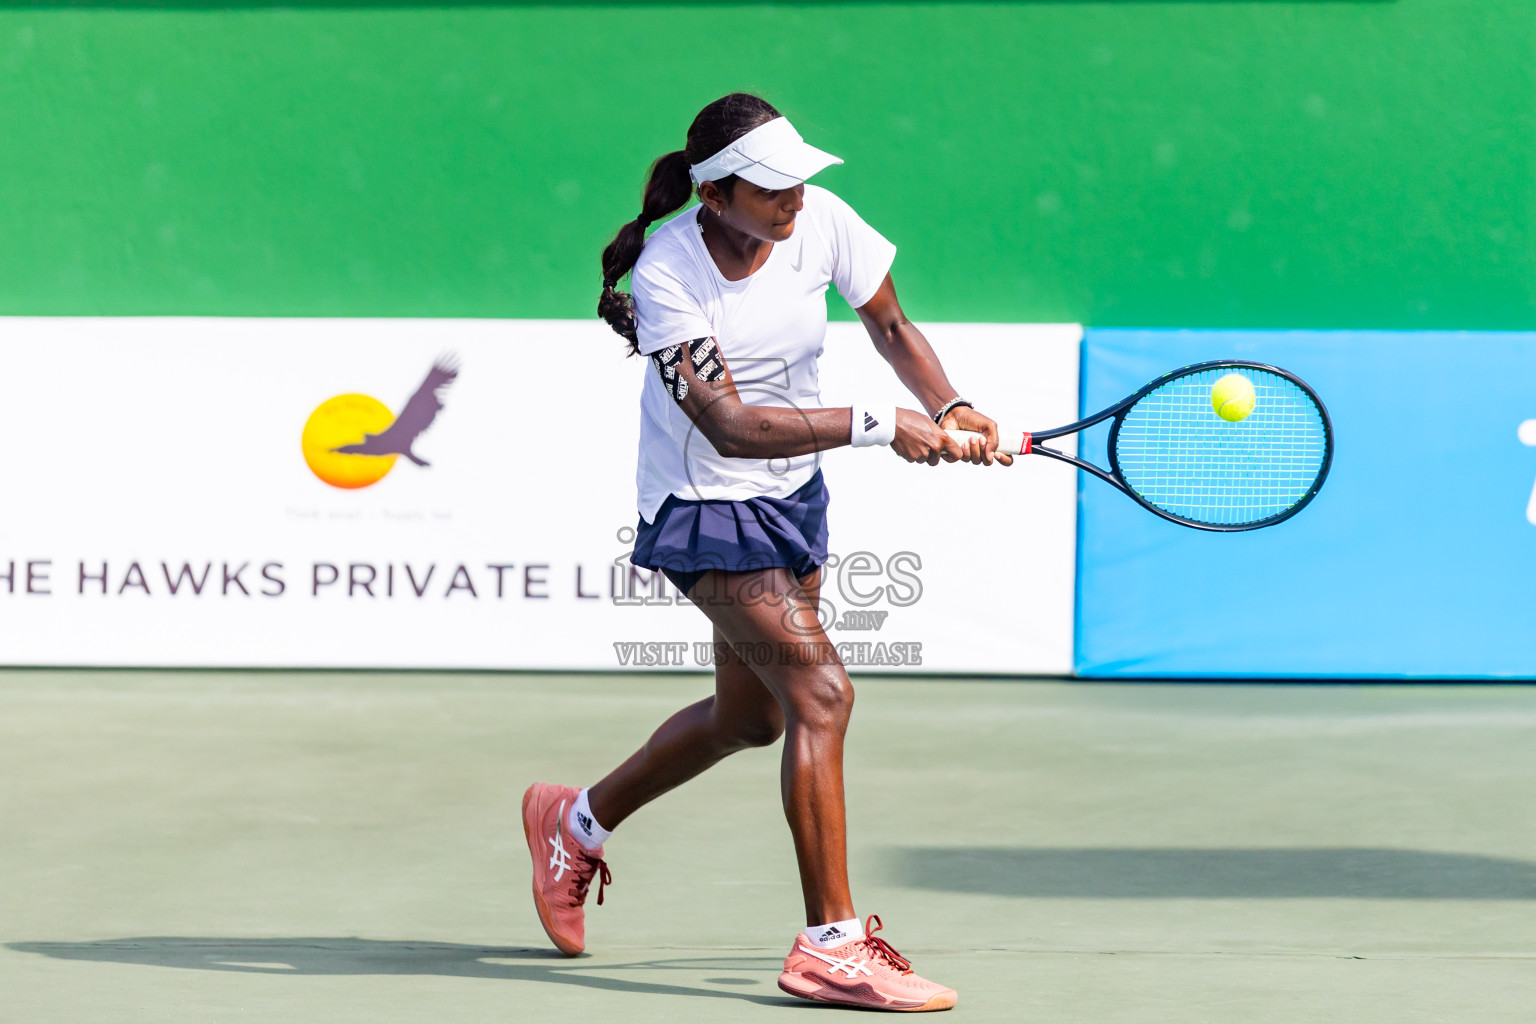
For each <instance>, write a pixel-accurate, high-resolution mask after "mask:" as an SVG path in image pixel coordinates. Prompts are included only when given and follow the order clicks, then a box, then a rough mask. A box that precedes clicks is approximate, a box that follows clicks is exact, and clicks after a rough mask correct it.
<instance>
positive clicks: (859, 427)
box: [853, 402, 896, 448]
mask: <svg viewBox="0 0 1536 1024" xmlns="http://www.w3.org/2000/svg"><path fill="white" fill-rule="evenodd" d="M894 440H896V407H895V406H894V405H866V404H864V403H863V402H855V403H853V446H854V447H855V448H867V447H869V446H870V445H876V444H890V443H891V442H892V441H894Z"/></svg>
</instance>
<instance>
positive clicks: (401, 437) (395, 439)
mask: <svg viewBox="0 0 1536 1024" xmlns="http://www.w3.org/2000/svg"><path fill="white" fill-rule="evenodd" d="M458 375H459V366H458V362H457V360H455V359H453V358H452V357H446V358H443V359H439V360H437V362H435V363H433V364H432V369H431V370H429V371H428V372H427V379H426V380H424V381H422V382H421V387H419V388H417V389H416V393H415V394H413V395H412V396H411V397H410V400H409V401H407V402H406V403H405V408H404V409H401V410H400V415H398V416H396V417H395V421H394V422H393V423H391V424H390V425H389V426H388V427H385V428H384V429H383V430H382V431H380V432H379V433H377V434H364V435H363V439H362V440H361V441H359V442H357V443H356V444H344V445H340V446H338V447H336V448H332V449H331V451H332V452H334V453H335V454H337V455H404V456H405V457H406V458H408V459H410V460H411V461H412V462H414V463H416V465H418V466H430V465H431V463H430V462H428V461H427V460H426V459H423V458H422V457H421V456H419V455H417V454H416V453H415V452H414V451H412V450H411V446H412V445H414V444H415V443H416V439H417V438H418V437H420V436H421V435H422V434H423V433H424V432H425V431H426V429H427V428H428V427H430V426H431V425H432V421H433V420H435V419H437V414H438V413H439V412H441V411H442V410H443V395H442V393H443V392H444V391H445V390H447V388H448V387H449V385H451V384H452V383H453V381H454V378H455V377H457V376H458Z"/></svg>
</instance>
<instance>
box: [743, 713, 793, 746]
mask: <svg viewBox="0 0 1536 1024" xmlns="http://www.w3.org/2000/svg"><path fill="white" fill-rule="evenodd" d="M736 735H737V738H738V739H739V740H740V741H741V744H742V745H743V746H747V747H766V746H768V745H769V744H772V743H775V742H777V741H778V738H779V737H780V736H782V735H784V713H783V712H782V711H780V710H779V709H778V707H777V706H775V707H774V708H772V709H771V710H769V711H767V712H766V713H765V714H764V715H763V716H762V717H761V718H756V719H753V720H752V721H750V722H743V723H741V725H740V726H738V727H737V730H736Z"/></svg>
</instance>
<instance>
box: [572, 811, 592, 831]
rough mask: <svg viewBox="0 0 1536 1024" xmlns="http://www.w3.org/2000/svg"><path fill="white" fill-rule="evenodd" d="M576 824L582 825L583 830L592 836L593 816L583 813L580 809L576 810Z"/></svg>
mask: <svg viewBox="0 0 1536 1024" xmlns="http://www.w3.org/2000/svg"><path fill="white" fill-rule="evenodd" d="M576 824H578V825H580V826H581V830H582V831H583V832H585V833H586V834H587V836H588V838H590V837H591V835H592V819H591V818H589V817H587V816H586V815H585V814H582V813H581V812H580V811H577V812H576Z"/></svg>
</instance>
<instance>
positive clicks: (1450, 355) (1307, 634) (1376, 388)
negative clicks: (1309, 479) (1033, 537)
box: [1076, 330, 1536, 678]
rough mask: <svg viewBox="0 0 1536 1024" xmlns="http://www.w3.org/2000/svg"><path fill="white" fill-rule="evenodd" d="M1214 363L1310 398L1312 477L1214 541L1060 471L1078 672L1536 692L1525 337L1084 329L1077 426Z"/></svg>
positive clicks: (1532, 453)
mask: <svg viewBox="0 0 1536 1024" xmlns="http://www.w3.org/2000/svg"><path fill="white" fill-rule="evenodd" d="M1229 358H1230V359H1247V360H1255V361H1258V362H1264V363H1270V364H1272V365H1275V366H1279V367H1282V368H1284V369H1287V370H1290V371H1291V372H1293V373H1295V374H1296V375H1298V376H1299V377H1301V378H1302V379H1303V380H1305V381H1307V382H1308V383H1309V384H1311V385H1312V386H1313V387H1314V388H1315V389H1316V390H1317V392H1318V394H1319V395H1320V396H1321V397H1322V399H1323V402H1324V403H1325V404H1326V405H1327V407H1328V412H1329V414H1330V416H1331V417H1332V420H1333V429H1334V459H1333V468H1332V471H1331V473H1330V474H1329V477H1328V481H1327V483H1326V484H1325V485H1324V486H1323V489H1322V491H1321V492H1320V493H1319V494H1318V496H1317V498H1316V500H1314V501H1313V502H1312V503H1311V504H1310V505H1309V506H1307V507H1306V508H1305V509H1303V510H1302V511H1301V512H1300V513H1299V514H1298V515H1297V516H1295V517H1294V518H1292V519H1289V520H1287V521H1285V522H1283V523H1280V524H1278V525H1276V526H1273V527H1268V528H1265V529H1260V530H1255V531H1252V532H1248V533H1225V534H1223V533H1207V532H1203V531H1199V530H1193V529H1190V528H1188V527H1183V526H1179V525H1176V524H1173V523H1169V522H1165V521H1163V520H1161V519H1159V518H1157V517H1156V516H1153V515H1152V514H1150V513H1149V512H1147V511H1146V510H1145V509H1143V508H1141V507H1140V506H1138V505H1137V504H1136V503H1135V502H1133V501H1132V500H1131V499H1130V498H1128V497H1126V496H1125V495H1124V494H1121V493H1119V492H1118V491H1116V490H1115V489H1114V488H1112V487H1109V486H1107V485H1105V484H1104V483H1103V482H1101V481H1099V480H1095V479H1092V478H1090V477H1088V476H1087V474H1079V476H1080V478H1081V479H1080V481H1079V486H1080V488H1081V499H1082V501H1081V518H1080V520H1079V523H1080V525H1079V529H1080V541H1079V547H1078V560H1079V572H1078V614H1077V655H1076V661H1077V671H1078V674H1079V675H1082V676H1088V677H1138V676H1142V677H1164V678H1166V677H1174V678H1181V677H1234V678H1242V677H1313V678H1332V677H1354V676H1361V677H1371V676H1376V677H1404V676H1406V677H1439V678H1536V334H1523V333H1522V334H1514V333H1501V334H1490V333H1470V332H1466V333H1451V332H1444V333H1390V332H1364V331H1348V332H1343V331H1329V332H1322V331H1166V330H1089V331H1088V332H1086V336H1085V340H1084V355H1083V409H1084V412H1085V413H1088V412H1094V411H1097V410H1098V409H1101V408H1104V407H1106V406H1109V405H1112V404H1114V403H1115V402H1116V401H1118V400H1120V399H1122V398H1124V397H1125V396H1127V395H1129V394H1131V393H1132V392H1134V391H1135V390H1136V389H1137V388H1139V387H1141V386H1142V385H1143V384H1145V383H1147V382H1148V381H1150V380H1152V379H1153V378H1154V377H1156V376H1158V375H1159V374H1162V373H1164V372H1166V371H1168V370H1171V369H1174V368H1177V367H1180V366H1184V365H1187V364H1189V363H1195V362H1200V361H1202V360H1207V359H1229ZM1106 435H1107V430H1106V428H1104V427H1102V426H1100V427H1096V428H1094V429H1093V430H1091V431H1089V432H1088V433H1087V435H1085V437H1084V439H1083V444H1082V451H1083V454H1084V455H1086V456H1087V457H1088V458H1089V459H1091V460H1092V461H1094V462H1096V463H1098V464H1099V465H1102V466H1107V465H1108V461H1107V458H1106V455H1105V451H1104V445H1105V438H1106Z"/></svg>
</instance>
